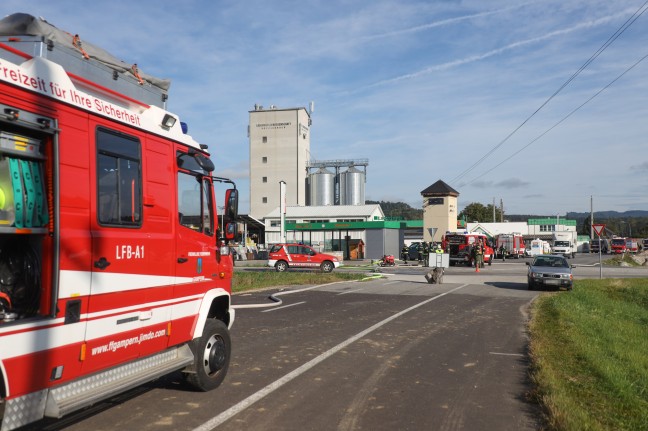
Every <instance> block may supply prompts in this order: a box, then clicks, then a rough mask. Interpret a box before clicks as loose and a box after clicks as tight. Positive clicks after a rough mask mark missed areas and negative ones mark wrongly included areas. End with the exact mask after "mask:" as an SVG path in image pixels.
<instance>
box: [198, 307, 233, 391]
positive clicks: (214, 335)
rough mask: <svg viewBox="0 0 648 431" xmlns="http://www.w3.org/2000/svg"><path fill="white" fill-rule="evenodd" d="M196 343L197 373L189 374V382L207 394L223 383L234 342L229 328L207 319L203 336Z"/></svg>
mask: <svg viewBox="0 0 648 431" xmlns="http://www.w3.org/2000/svg"><path fill="white" fill-rule="evenodd" d="M196 341H197V342H196V349H195V351H194V352H195V353H194V354H195V359H194V361H195V363H194V366H195V372H194V373H190V374H187V381H188V382H189V384H190V385H192V386H193V387H194V388H196V389H198V390H200V391H203V392H206V391H210V390H212V389H215V388H217V387H218V386H219V385H220V384H221V383H222V382H223V379H224V378H225V374H227V369H228V368H229V362H230V357H231V353H232V342H231V339H230V335H229V331H228V330H227V326H225V324H224V323H223V322H221V321H220V320H216V319H207V322H205V329H204V330H203V335H202V337H200V338H199V339H198V340H196Z"/></svg>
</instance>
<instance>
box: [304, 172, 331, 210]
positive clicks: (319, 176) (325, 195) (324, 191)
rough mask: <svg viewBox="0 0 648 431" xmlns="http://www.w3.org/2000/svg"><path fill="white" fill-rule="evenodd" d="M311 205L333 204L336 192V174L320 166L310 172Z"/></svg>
mask: <svg viewBox="0 0 648 431" xmlns="http://www.w3.org/2000/svg"><path fill="white" fill-rule="evenodd" d="M309 177H310V203H311V206H321V205H333V203H334V196H335V195H334V192H335V189H334V187H335V174H333V173H332V172H329V171H327V170H326V169H324V168H320V169H319V170H318V171H317V172H315V173H312V174H310V176H309Z"/></svg>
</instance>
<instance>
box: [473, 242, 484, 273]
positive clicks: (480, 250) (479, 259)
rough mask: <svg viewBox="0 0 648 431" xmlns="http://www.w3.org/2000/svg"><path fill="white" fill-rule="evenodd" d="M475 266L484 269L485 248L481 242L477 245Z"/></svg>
mask: <svg viewBox="0 0 648 431" xmlns="http://www.w3.org/2000/svg"><path fill="white" fill-rule="evenodd" d="M475 258H476V260H475V265H479V268H483V267H484V246H483V245H482V243H481V241H478V242H477V244H476V245H475Z"/></svg>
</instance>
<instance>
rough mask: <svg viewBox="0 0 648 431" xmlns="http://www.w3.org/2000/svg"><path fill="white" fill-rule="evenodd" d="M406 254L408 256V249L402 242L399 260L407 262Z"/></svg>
mask: <svg viewBox="0 0 648 431" xmlns="http://www.w3.org/2000/svg"><path fill="white" fill-rule="evenodd" d="M408 256H409V249H408V248H407V245H405V244H403V248H402V249H401V260H402V261H403V262H405V263H407V258H408Z"/></svg>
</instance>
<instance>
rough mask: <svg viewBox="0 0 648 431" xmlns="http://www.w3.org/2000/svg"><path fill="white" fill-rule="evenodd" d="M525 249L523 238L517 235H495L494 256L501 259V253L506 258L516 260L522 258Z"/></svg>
mask: <svg viewBox="0 0 648 431" xmlns="http://www.w3.org/2000/svg"><path fill="white" fill-rule="evenodd" d="M525 250H526V247H525V245H524V237H523V236H522V234H519V233H502V234H499V235H497V242H496V244H495V254H497V256H498V257H500V258H501V257H502V255H501V253H502V252H503V253H504V254H505V256H506V257H514V258H516V259H518V258H520V257H524V255H525Z"/></svg>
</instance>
